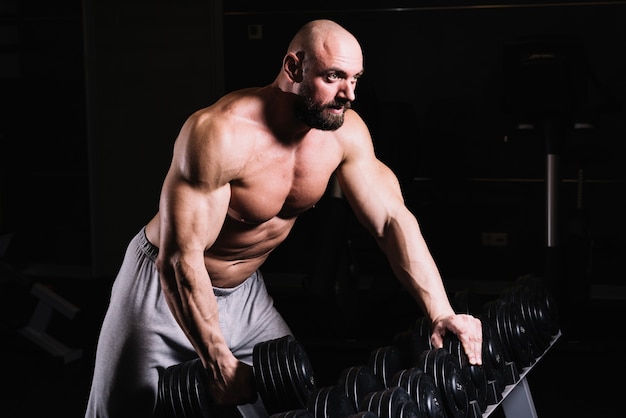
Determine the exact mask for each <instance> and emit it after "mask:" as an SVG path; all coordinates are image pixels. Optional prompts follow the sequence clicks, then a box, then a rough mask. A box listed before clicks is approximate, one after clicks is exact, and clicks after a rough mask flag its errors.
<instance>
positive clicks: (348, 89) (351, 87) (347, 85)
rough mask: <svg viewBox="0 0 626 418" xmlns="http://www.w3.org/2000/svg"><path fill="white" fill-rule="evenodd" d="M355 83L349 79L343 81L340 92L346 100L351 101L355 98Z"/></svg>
mask: <svg viewBox="0 0 626 418" xmlns="http://www.w3.org/2000/svg"><path fill="white" fill-rule="evenodd" d="M355 90H356V83H354V82H352V81H351V80H346V81H345V82H344V83H343V88H342V89H341V93H343V97H344V98H346V99H347V100H349V101H351V102H353V101H354V100H355V99H356V93H355Z"/></svg>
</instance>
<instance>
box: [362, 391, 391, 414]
mask: <svg viewBox="0 0 626 418" xmlns="http://www.w3.org/2000/svg"><path fill="white" fill-rule="evenodd" d="M385 390H386V389H381V390H379V391H376V392H371V393H368V394H367V395H365V401H364V404H365V409H366V410H367V411H371V412H373V413H375V414H376V415H377V416H378V417H380V413H381V411H380V408H381V401H380V399H381V397H382V396H383V393H384V392H385Z"/></svg>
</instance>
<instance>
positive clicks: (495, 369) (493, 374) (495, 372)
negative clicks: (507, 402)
mask: <svg viewBox="0 0 626 418" xmlns="http://www.w3.org/2000/svg"><path fill="white" fill-rule="evenodd" d="M480 322H481V325H482V330H483V349H482V354H483V368H484V370H485V374H486V376H487V380H488V381H491V382H493V383H494V385H495V390H496V394H495V398H494V399H492V403H498V402H499V401H500V400H501V399H502V392H503V391H504V388H505V386H506V366H505V359H504V354H503V349H502V345H501V343H500V339H499V338H498V336H497V335H495V333H496V331H495V329H494V328H495V324H494V323H493V320H492V319H491V318H489V317H487V316H486V315H482V316H481V318H480Z"/></svg>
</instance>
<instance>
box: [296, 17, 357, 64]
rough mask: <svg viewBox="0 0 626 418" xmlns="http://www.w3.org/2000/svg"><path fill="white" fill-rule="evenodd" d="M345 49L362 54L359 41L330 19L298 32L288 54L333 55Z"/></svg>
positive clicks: (314, 22) (306, 26) (304, 27)
mask: <svg viewBox="0 0 626 418" xmlns="http://www.w3.org/2000/svg"><path fill="white" fill-rule="evenodd" d="M339 49H343V50H347V51H352V52H353V53H358V54H362V52H361V46H360V45H359V42H358V41H357V39H356V38H355V37H354V35H352V34H351V33H350V32H348V30H346V29H345V28H344V27H343V26H341V25H339V24H338V23H336V22H334V21H332V20H328V19H318V20H313V21H311V22H309V23H307V24H305V25H304V26H302V27H301V28H300V30H298V32H297V33H296V35H295V36H294V37H293V39H292V40H291V42H290V43H289V48H288V51H287V52H288V53H289V52H291V53H295V54H298V53H299V54H302V55H304V56H305V57H306V56H307V55H311V56H313V57H317V56H319V55H320V54H331V53H333V52H334V51H336V50H339Z"/></svg>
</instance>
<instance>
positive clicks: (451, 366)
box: [418, 348, 469, 418]
mask: <svg viewBox="0 0 626 418" xmlns="http://www.w3.org/2000/svg"><path fill="white" fill-rule="evenodd" d="M418 367H420V368H421V369H422V370H423V371H424V372H425V373H428V374H430V375H431V376H432V377H433V379H434V381H435V386H436V387H437V389H439V392H440V393H441V395H442V398H443V404H444V407H445V410H446V413H447V415H448V417H450V418H466V417H467V414H468V409H469V399H468V396H467V389H466V384H465V381H464V379H463V375H462V374H461V371H460V366H459V363H458V362H457V360H456V358H454V356H453V355H451V354H450V353H449V352H448V350H446V349H445V348H438V349H432V350H428V351H424V352H423V353H422V355H421V356H420V361H419V364H418Z"/></svg>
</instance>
